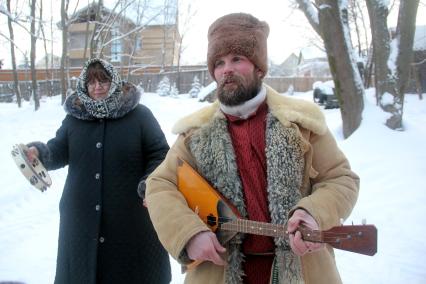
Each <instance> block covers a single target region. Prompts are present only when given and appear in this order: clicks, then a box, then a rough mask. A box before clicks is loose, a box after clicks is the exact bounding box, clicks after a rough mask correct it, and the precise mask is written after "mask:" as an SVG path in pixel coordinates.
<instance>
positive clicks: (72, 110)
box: [64, 82, 141, 120]
mask: <svg viewBox="0 0 426 284" xmlns="http://www.w3.org/2000/svg"><path fill="white" fill-rule="evenodd" d="M121 84H122V85H121V86H120V89H121V90H120V93H119V94H118V95H117V97H116V100H115V101H114V104H112V107H110V108H109V111H108V112H107V113H106V115H105V116H104V118H108V119H116V118H120V117H123V116H125V115H126V114H127V113H129V112H130V111H131V110H133V109H134V108H135V107H136V106H137V105H138V104H139V100H140V98H141V92H140V91H139V90H138V88H137V87H136V86H135V85H133V84H131V83H127V82H126V83H124V82H122V83H121ZM64 109H65V112H66V113H68V114H69V115H71V116H73V117H75V118H78V119H82V120H96V119H97V118H99V117H95V116H94V115H93V113H92V112H90V111H89V110H88V109H87V106H86V104H84V102H83V101H82V100H81V98H80V96H79V95H78V92H74V93H72V94H71V95H69V96H68V97H67V99H66V100H65V103H64Z"/></svg>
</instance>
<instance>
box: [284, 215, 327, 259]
mask: <svg viewBox="0 0 426 284" xmlns="http://www.w3.org/2000/svg"><path fill="white" fill-rule="evenodd" d="M299 225H305V226H306V227H308V228H310V229H312V230H318V229H319V226H318V224H317V222H316V221H315V219H314V218H313V217H312V216H311V215H310V214H309V213H308V212H306V211H305V210H303V209H296V210H295V211H294V213H293V215H292V216H291V217H290V219H288V222H287V231H288V232H289V238H290V246H291V249H292V250H293V252H294V253H295V254H296V255H298V256H302V255H304V254H305V253H310V252H314V251H317V250H320V249H322V248H323V247H324V244H323V243H312V242H305V241H304V240H303V239H302V234H301V233H300V232H299V231H297V228H298V227H299Z"/></svg>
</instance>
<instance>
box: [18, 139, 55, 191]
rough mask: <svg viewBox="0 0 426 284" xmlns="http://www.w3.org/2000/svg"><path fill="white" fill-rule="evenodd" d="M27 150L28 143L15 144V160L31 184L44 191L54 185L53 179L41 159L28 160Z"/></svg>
mask: <svg viewBox="0 0 426 284" xmlns="http://www.w3.org/2000/svg"><path fill="white" fill-rule="evenodd" d="M27 152H28V147H27V146H26V145H24V144H16V145H14V146H13V149H12V157H13V160H14V161H15V163H16V165H17V166H18V168H19V169H20V170H21V173H22V174H23V175H24V176H25V177H26V178H27V180H28V181H29V182H30V183H31V185H33V186H35V187H36V188H37V189H38V190H40V191H41V192H43V191H45V190H46V189H47V188H48V187H49V186H51V185H52V180H51V179H50V176H49V174H48V172H47V170H46V168H45V167H44V166H43V164H42V163H41V162H40V160H39V159H37V158H36V157H35V158H34V160H33V162H32V163H31V162H30V161H29V160H28V158H27Z"/></svg>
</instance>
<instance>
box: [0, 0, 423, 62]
mask: <svg viewBox="0 0 426 284" xmlns="http://www.w3.org/2000/svg"><path fill="white" fill-rule="evenodd" d="M155 1H159V2H163V1H164V0H155ZM4 2H5V1H4V0H0V4H1V5H5V4H4ZM21 2H22V3H24V2H25V3H27V1H23V0H19V2H18V3H21ZM87 2H88V1H87V0H80V1H79V2H78V3H79V7H83V6H85V5H87ZM104 2H105V3H106V5H110V4H109V3H114V2H115V0H104ZM180 2H181V10H182V9H186V7H187V3H191V8H192V11H194V12H195V16H193V17H192V18H191V21H190V23H191V25H190V28H189V29H188V30H187V31H182V32H184V33H185V40H184V43H183V45H184V47H185V50H184V53H183V56H182V60H183V64H197V63H202V62H205V60H206V53H207V30H208V27H209V25H210V24H211V23H212V22H213V21H214V20H215V19H217V18H218V17H220V16H223V15H226V14H229V13H235V12H246V13H251V14H253V15H254V16H256V17H257V18H259V19H260V20H263V21H266V22H268V24H269V26H270V34H269V38H268V53H269V54H268V55H269V58H270V59H271V60H272V61H273V62H274V63H277V64H280V63H282V62H283V61H284V60H285V59H286V58H287V57H288V56H289V55H290V54H291V53H292V52H294V53H296V54H298V52H299V50H300V49H301V48H303V47H306V46H309V45H310V42H311V41H312V39H313V38H314V37H315V33H314V32H313V30H312V28H311V27H310V26H309V24H308V22H307V20H306V18H305V16H304V15H303V14H302V12H300V11H299V10H294V9H293V8H291V7H290V2H291V1H278V0H262V1H247V0H215V1H205V0H180ZM423 2H426V1H423ZM51 3H52V8H53V11H59V9H60V1H55V0H52V2H50V1H46V0H44V6H45V7H44V11H45V13H44V16H43V17H44V18H45V20H49V19H50V11H51ZM75 3H77V0H71V1H70V8H69V12H70V13H71V12H72V11H73V10H74V7H75ZM23 5H26V4H22V5H21V6H23ZM22 9H24V8H22ZM53 15H54V21H60V14H59V12H55V13H53ZM183 18H184V17H182V16H181V18H180V20H183ZM389 20H390V21H389V23H388V24H389V26H394V25H395V24H396V16H394V15H392V16H390V17H389ZM417 24H418V25H426V7H425V4H422V3H421V4H420V6H419V9H418V15H417ZM0 25H1V32H2V33H3V34H6V35H8V34H9V33H8V29H7V22H6V21H5V17H4V15H0ZM15 36H16V37H18V38H17V42H19V47H20V49H21V50H22V51H25V50H28V54H29V49H30V39H29V36H28V34H27V33H26V32H23V31H19V30H18V29H17V28H16V31H15ZM37 49H38V52H37V59H36V60H40V59H41V58H42V56H43V53H44V52H43V46H42V41H41V40H39V41H38V45H37ZM54 53H55V54H56V55H60V54H61V35H60V32H57V33H56V34H55V36H54ZM16 54H17V58H18V60H22V58H23V56H22V53H21V52H20V51H17V52H16ZM0 59H4V62H5V68H7V67H9V66H10V46H9V44H8V42H7V41H6V40H4V38H2V37H0Z"/></svg>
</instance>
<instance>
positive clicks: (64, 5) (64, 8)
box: [60, 0, 68, 104]
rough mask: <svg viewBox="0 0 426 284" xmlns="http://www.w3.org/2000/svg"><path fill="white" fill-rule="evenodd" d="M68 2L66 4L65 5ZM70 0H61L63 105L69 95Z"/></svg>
mask: <svg viewBox="0 0 426 284" xmlns="http://www.w3.org/2000/svg"><path fill="white" fill-rule="evenodd" d="M65 2H66V3H65ZM67 10H68V0H61V27H62V57H61V68H60V69H61V72H60V73H61V93H62V94H61V97H62V104H64V103H65V99H66V95H67V89H68V85H67V83H68V82H67V80H66V74H65V68H67V66H66V65H67V64H66V62H67V57H68V54H67V53H68V48H67V47H68V16H67Z"/></svg>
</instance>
